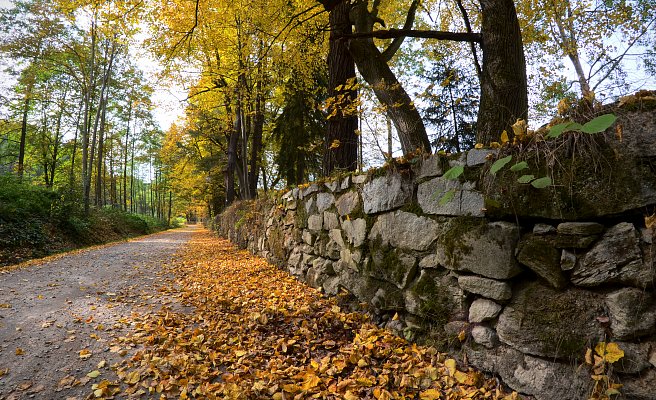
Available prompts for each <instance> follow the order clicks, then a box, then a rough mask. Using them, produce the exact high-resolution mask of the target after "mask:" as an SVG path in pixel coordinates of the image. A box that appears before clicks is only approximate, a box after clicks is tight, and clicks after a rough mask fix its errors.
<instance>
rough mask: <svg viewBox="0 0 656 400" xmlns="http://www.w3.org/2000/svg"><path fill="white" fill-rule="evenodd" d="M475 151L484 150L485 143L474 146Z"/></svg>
mask: <svg viewBox="0 0 656 400" xmlns="http://www.w3.org/2000/svg"><path fill="white" fill-rule="evenodd" d="M474 148H475V149H482V148H483V143H476V145H475V146H474Z"/></svg>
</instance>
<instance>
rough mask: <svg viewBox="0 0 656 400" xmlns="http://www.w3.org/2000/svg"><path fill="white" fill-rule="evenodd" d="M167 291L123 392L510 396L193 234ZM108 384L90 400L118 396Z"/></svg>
mask: <svg viewBox="0 0 656 400" xmlns="http://www.w3.org/2000/svg"><path fill="white" fill-rule="evenodd" d="M168 268H170V269H171V270H170V271H168V272H170V273H173V274H174V275H175V276H176V283H175V287H174V286H173V285H171V287H168V288H166V289H164V290H163V291H162V294H163V295H165V296H169V297H175V298H177V299H178V300H179V301H180V302H182V303H183V304H184V305H186V306H189V307H190V309H191V311H189V312H180V311H177V312H176V311H174V310H172V309H170V308H168V307H166V306H164V307H162V309H161V310H160V311H158V312H154V313H149V314H144V315H135V316H134V317H133V321H132V323H133V329H132V333H131V334H130V335H128V336H126V337H124V338H121V340H122V341H123V342H124V343H123V344H124V345H126V346H128V345H129V346H138V348H140V350H139V351H137V352H136V353H135V354H134V356H133V357H132V358H130V359H129V360H128V361H127V363H126V364H124V365H122V366H119V367H118V368H117V371H116V372H117V374H118V376H119V379H120V380H121V383H122V387H123V388H124V391H123V395H128V396H131V397H133V396H134V397H139V396H140V395H145V394H149V395H151V396H153V395H159V396H161V398H180V399H188V398H202V399H255V398H262V399H264V398H267V399H269V398H271V399H281V400H282V399H306V398H321V399H324V398H326V399H333V398H334V399H379V400H384V399H408V398H417V399H422V400H429V399H454V400H455V399H515V398H518V396H517V394H516V393H512V394H508V393H506V392H504V391H503V389H502V388H500V387H498V386H497V383H496V381H495V380H494V379H486V378H485V377H484V376H483V374H481V373H480V372H477V371H475V370H472V369H466V370H460V369H458V366H457V363H456V361H455V360H454V359H452V358H449V357H448V356H447V355H445V354H441V353H438V352H437V351H436V350H435V349H433V348H430V347H424V346H419V345H417V344H413V343H409V342H407V341H406V340H405V339H402V338H399V337H397V336H395V335H393V334H392V333H391V332H389V331H386V330H384V329H381V328H378V327H377V326H376V325H374V324H372V323H371V322H370V321H369V319H368V317H367V316H365V315H364V314H361V313H354V312H346V311H343V310H341V309H340V307H339V306H338V305H337V303H336V301H335V299H328V298H326V297H324V296H322V295H321V293H320V292H319V291H317V290H315V289H313V288H310V287H308V286H307V285H304V284H302V283H300V282H299V281H297V280H296V279H295V278H293V277H292V276H290V275H289V274H287V273H286V272H284V271H282V270H280V269H278V268H276V267H275V266H273V265H270V264H268V263H267V262H266V261H265V260H264V259H262V258H259V257H256V256H252V255H250V254H249V253H247V252H246V251H243V250H238V249H236V248H235V247H234V246H233V245H232V244H230V243H229V242H228V241H226V240H222V239H218V238H216V237H214V236H212V235H211V234H210V233H209V232H207V231H205V232H198V233H196V234H194V236H193V238H192V240H191V241H190V242H189V243H188V245H187V247H186V248H185V250H183V251H182V253H181V257H180V258H179V260H178V262H176V263H174V264H173V265H170V266H169V267H168ZM116 387H117V385H116V384H115V383H110V382H108V381H103V382H101V383H100V384H96V385H94V388H93V389H94V396H96V397H104V396H108V395H112V394H115V393H116V390H117V389H116Z"/></svg>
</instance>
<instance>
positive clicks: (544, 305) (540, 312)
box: [496, 282, 604, 359]
mask: <svg viewBox="0 0 656 400" xmlns="http://www.w3.org/2000/svg"><path fill="white" fill-rule="evenodd" d="M601 315H604V311H603V304H602V297H601V296H600V295H598V294H595V293H593V292H590V291H585V290H581V289H569V290H565V291H562V292H558V291H556V290H554V289H553V288H550V287H547V286H545V285H543V284H541V283H539V282H533V283H529V284H526V285H524V286H523V287H521V288H519V289H518V290H515V294H514V296H513V298H512V300H511V302H510V303H509V304H508V305H506V307H505V308H504V310H503V312H502V313H501V315H500V316H499V321H498V323H497V326H496V328H497V334H498V335H499V339H500V340H501V341H502V342H503V343H505V344H507V345H509V346H512V347H513V348H515V349H517V350H519V351H521V352H523V353H527V354H532V355H537V356H542V357H548V358H553V359H558V358H569V357H572V356H575V357H576V356H580V355H581V354H585V349H586V345H587V344H588V343H596V342H597V341H599V340H600V339H601V338H603V336H604V330H603V328H602V327H601V326H600V324H599V323H597V321H596V318H597V317H598V316H601Z"/></svg>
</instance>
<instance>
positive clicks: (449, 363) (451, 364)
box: [444, 358, 456, 376]
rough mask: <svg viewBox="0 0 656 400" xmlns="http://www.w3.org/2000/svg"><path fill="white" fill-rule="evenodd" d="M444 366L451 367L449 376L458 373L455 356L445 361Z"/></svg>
mask: <svg viewBox="0 0 656 400" xmlns="http://www.w3.org/2000/svg"><path fill="white" fill-rule="evenodd" d="M444 366H445V367H447V368H448V369H449V372H448V373H449V376H453V375H454V374H455V373H456V360H454V359H453V358H449V359H448V360H446V361H444Z"/></svg>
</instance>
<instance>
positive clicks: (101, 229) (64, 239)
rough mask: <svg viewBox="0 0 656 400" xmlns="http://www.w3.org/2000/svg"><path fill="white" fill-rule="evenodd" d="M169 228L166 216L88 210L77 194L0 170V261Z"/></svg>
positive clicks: (39, 255) (109, 209)
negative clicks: (53, 188)
mask: <svg viewBox="0 0 656 400" xmlns="http://www.w3.org/2000/svg"><path fill="white" fill-rule="evenodd" d="M167 228H168V225H167V223H166V221H162V220H158V219H156V218H153V217H150V216H146V215H137V214H131V213H127V212H124V211H123V210H121V209H119V208H112V207H105V208H100V209H95V208H94V209H91V211H90V213H89V214H88V215H85V213H84V211H83V205H82V202H81V201H79V199H72V200H71V199H70V196H65V195H64V193H61V192H59V191H56V190H52V189H48V188H45V187H41V186H35V185H31V184H27V183H21V182H19V181H18V180H17V179H16V177H14V176H11V175H0V266H3V265H11V264H16V263H19V262H22V261H25V260H27V259H31V258H38V257H43V256H46V255H49V254H53V253H57V252H60V251H66V250H70V249H74V248H79V247H83V246H88V245H94V244H101V243H107V242H111V241H115V240H120V239H124V238H129V237H134V236H139V235H145V234H148V233H153V232H157V231H161V230H164V229H167Z"/></svg>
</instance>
